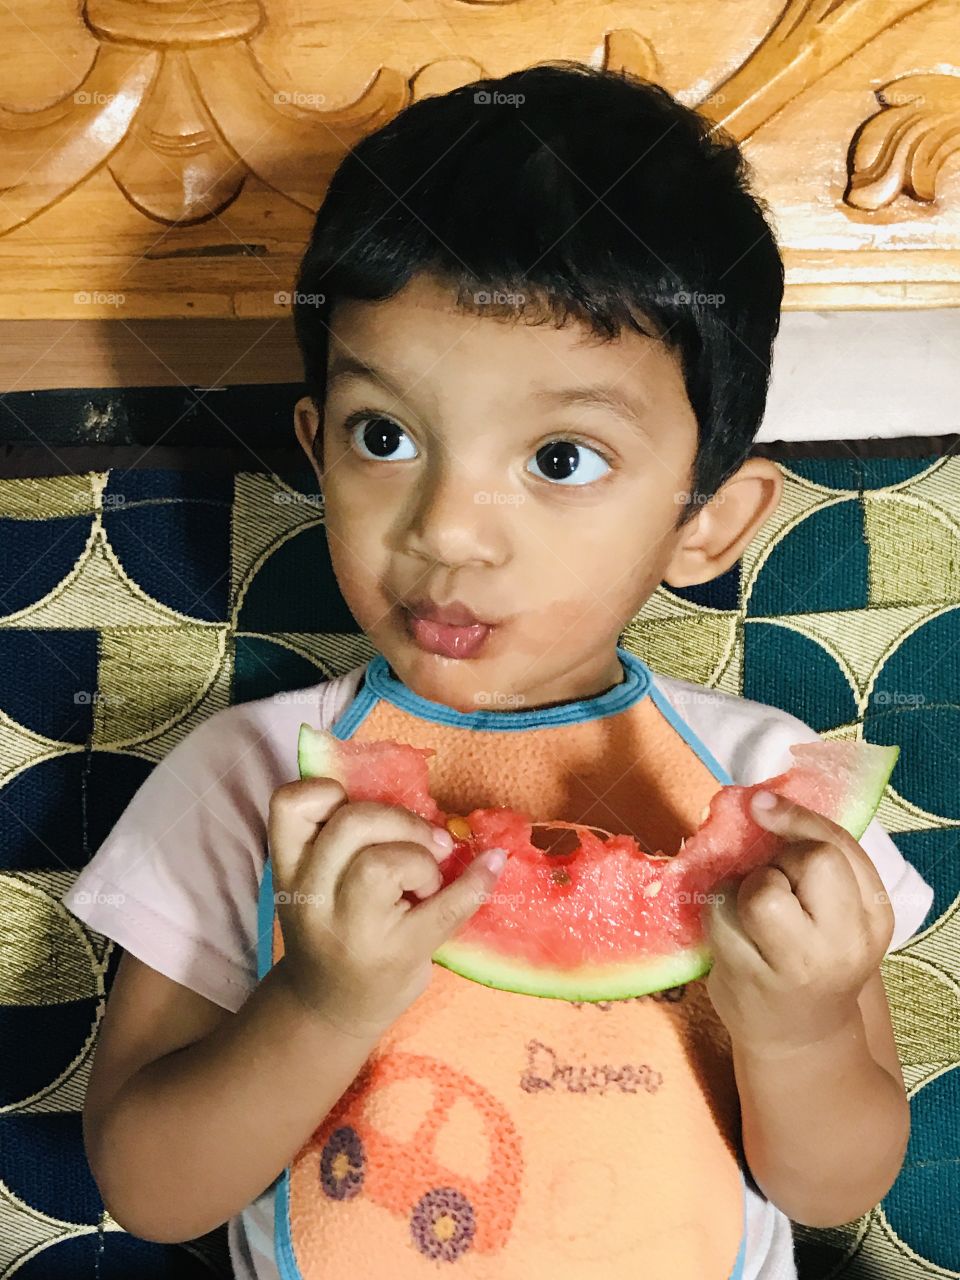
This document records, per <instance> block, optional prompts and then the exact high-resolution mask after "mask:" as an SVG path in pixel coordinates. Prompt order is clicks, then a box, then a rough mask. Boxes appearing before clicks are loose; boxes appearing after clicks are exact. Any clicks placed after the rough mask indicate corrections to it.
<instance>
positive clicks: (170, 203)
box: [0, 0, 960, 389]
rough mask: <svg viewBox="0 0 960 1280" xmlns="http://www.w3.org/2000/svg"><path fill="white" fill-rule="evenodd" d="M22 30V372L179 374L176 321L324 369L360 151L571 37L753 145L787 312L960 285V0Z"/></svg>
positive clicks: (14, 194)
mask: <svg viewBox="0 0 960 1280" xmlns="http://www.w3.org/2000/svg"><path fill="white" fill-rule="evenodd" d="M0 49H2V50H3V52H2V53H0V72H2V78H0V83H2V85H3V89H2V97H3V106H2V108H0V165H2V177H0V190H2V194H0V337H2V338H3V340H4V341H3V343H2V344H0V349H2V350H4V351H5V352H6V354H5V355H4V356H3V357H2V363H3V368H2V374H3V384H4V387H5V388H9V387H11V385H16V387H17V388H18V389H22V388H25V387H30V386H57V385H97V384H98V380H99V379H100V378H101V375H102V377H103V378H104V379H105V380H107V381H109V376H110V374H112V375H113V376H114V380H119V381H126V380H129V379H133V380H140V381H144V380H146V381H164V380H166V379H164V378H163V376H162V370H161V368H160V366H161V365H162V364H163V363H164V359H165V357H164V356H163V354H162V353H163V350H164V349H165V348H164V345H163V344H164V343H166V344H168V346H169V347H170V350H171V351H173V352H174V355H171V356H170V358H171V359H173V358H180V359H182V360H183V361H184V362H185V363H184V364H183V365H182V366H178V373H179V376H180V377H182V378H184V380H193V381H200V382H202V381H203V380H204V377H205V376H208V377H214V376H216V377H222V376H223V359H222V352H221V355H220V356H218V355H217V354H216V352H217V351H218V350H219V348H220V347H223V348H224V349H225V350H229V348H230V347H232V348H233V349H234V350H235V351H237V352H238V353H240V352H243V356H242V357H240V358H239V359H238V362H237V365H236V367H235V368H234V369H233V370H232V371H231V373H230V375H229V376H230V377H231V378H233V379H234V380H238V381H242V380H261V381H262V380H278V379H281V378H284V377H289V378H290V379H297V378H299V376H300V372H299V366H298V365H297V363H296V359H295V352H294V349H293V342H292V331H291V327H290V322H289V304H288V301H287V299H286V296H285V295H286V294H287V293H288V291H289V290H290V288H291V287H292V282H293V279H294V276H295V271H296V266H297V262H298V258H299V254H300V252H301V250H302V247H303V245H304V243H305V242H306V240H307V238H308V236H309V232H310V227H311V223H312V213H313V210H314V209H315V208H316V206H317V204H318V203H319V201H320V199H321V197H322V194H323V190H324V187H325V184H326V182H327V181H328V179H329V175H330V173H331V172H332V170H333V168H334V167H335V166H336V164H337V162H338V160H339V159H340V157H341V155H342V154H343V152H344V150H345V149H346V148H347V147H348V146H349V145H350V144H351V143H352V142H353V141H355V140H356V139H357V138H358V137H360V136H361V135H362V134H364V133H365V132H368V131H369V130H371V129H372V128H375V127H377V126H378V125H379V124H380V123H382V122H383V121H385V120H386V119H388V118H390V117H391V116H392V115H393V114H395V113H396V112H397V111H398V110H400V109H401V108H402V107H403V106H404V105H405V104H406V103H407V102H409V101H411V100H412V99H415V98H417V97H421V96H423V95H426V94H432V93H437V92H443V91H444V90H446V89H449V88H452V87H454V86H455V85H457V84H461V83H465V82H469V81H472V80H475V79H477V78H478V77H480V76H483V75H491V76H495V75H501V74H504V73H506V72H507V71H510V70H513V69H516V68H518V67H521V66H524V65H527V64H530V63H533V62H540V61H545V60H550V59H553V58H574V59H578V60H581V61H584V62H587V63H590V64H591V65H594V66H601V65H602V66H606V67H610V68H615V69H627V70H629V71H632V72H635V73H638V74H640V75H643V76H646V77H648V78H650V79H654V80H657V81H658V82H659V83H661V84H663V85H664V86H665V87H666V88H668V89H669V90H671V92H673V93H675V94H676V95H677V96H678V97H679V98H681V100H682V101H685V102H687V103H689V104H691V105H695V106H697V107H698V108H699V109H700V110H701V111H702V112H703V113H704V114H706V115H707V116H709V117H710V118H711V119H712V120H714V121H716V122H717V123H719V124H721V125H723V126H724V127H725V128H726V129H727V130H729V131H730V132H731V133H732V134H733V135H734V136H735V137H737V138H738V139H739V140H741V141H742V143H743V144H744V150H745V153H746V155H747V158H748V160H749V161H750V162H751V164H752V166H753V168H754V172H755V175H756V184H757V188H758V190H759V191H760V193H761V194H762V195H763V196H764V197H765V198H766V199H767V200H768V201H769V202H770V206H771V209H772V212H773V215H774V220H775V222H776V226H777V232H778V236H779V239H780V242H781V245H782V248H783V253H784V258H785V262H786V269H787V290H786V298H785V309H787V310H798V309H800V310H806V309H824V308H827V309H832V308H862V307H870V308H876V307H882V308H917V307H937V306H956V305H958V304H960V165H958V164H957V163H956V162H955V161H956V155H957V152H958V150H960V73H958V70H957V66H956V65H954V63H953V62H950V61H949V59H950V58H953V60H954V62H955V63H956V64H958V65H960V0H786V3H784V2H783V0H737V2H736V3H728V4H717V3H707V2H706V0H609V2H608V3H603V4H600V3H587V2H585V0H550V2H549V3H548V2H547V0H487V2H472V0H408V2H406V3H404V4H402V5H401V4H390V3H389V2H388V0H353V2H352V3H351V4H349V5H344V4H342V3H339V2H338V0H296V3H294V0H204V3H202V4H197V3H196V0H82V2H81V3H80V5H79V6H78V7H77V6H75V5H74V4H71V3H66V2H65V0H19V3H18V4H17V5H16V6H15V7H5V8H3V10H2V12H0ZM945 59H946V60H947V61H945ZM188 318H191V319H192V320H195V321H197V322H199V321H201V320H202V321H204V322H206V323H205V324H203V325H201V326H200V329H201V332H202V334H203V335H204V336H203V338H202V340H201V341H200V342H199V343H198V341H197V338H196V337H195V336H194V335H195V334H196V332H197V331H196V329H195V328H194V327H193V326H192V325H191V326H189V327H186V328H185V327H184V326H183V323H182V322H183V321H184V320H185V319H188ZM14 320H16V321H21V322H22V321H33V322H42V327H40V328H38V327H37V325H36V324H27V325H24V324H22V323H21V324H18V325H16V326H12V327H11V323H10V322H12V321H14ZM91 320H95V321H98V322H99V323H98V324H96V325H89V324H86V325H84V324H78V323H77V322H78V321H91ZM171 320H176V321H177V322H178V324H177V325H175V326H170V325H169V324H163V323H162V322H164V321H171ZM158 322H160V323H158ZM237 325H241V326H242V327H241V330H240V331H239V332H238V331H237V330H236V328H234V326H237ZM104 326H107V327H106V328H105V327H104ZM144 326H146V328H145V327H144ZM147 330H149V332H150V334H151V341H150V342H148V343H144V342H143V341H142V335H143V334H144V333H145V332H146V331H147ZM246 331H248V333H249V340H247V339H246V338H243V339H241V340H238V339H239V338H240V335H241V334H242V333H245V332H246ZM105 335H106V336H105ZM138 335H139V336H138ZM164 335H165V336H164ZM52 338H56V342H55V343H54V344H53V347H51V342H52ZM11 344H12V345H11ZM138 344H139V347H143V346H144V345H146V346H147V347H148V348H149V350H150V352H151V353H153V355H154V356H156V361H151V358H150V357H148V356H145V355H144V353H143V351H139V350H138ZM104 348H106V349H108V350H109V352H110V355H109V356H104V355H103V349H104ZM52 350H55V351H56V353H57V354H56V355H55V356H52V355H51V351H52ZM97 352H99V355H97ZM211 352H213V353H214V354H212V355H211V354H210V353H211ZM124 353H125V354H124ZM139 357H143V359H142V360H141V359H139ZM98 360H99V363H98ZM144 361H146V366H148V367H144ZM205 361H207V362H208V363H209V370H208V371H207V372H206V374H205V370H206V369H207V365H206V364H205ZM111 362H112V367H111ZM78 380H79V381H78Z"/></svg>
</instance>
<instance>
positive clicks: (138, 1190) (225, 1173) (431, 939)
mask: <svg viewBox="0 0 960 1280" xmlns="http://www.w3.org/2000/svg"><path fill="white" fill-rule="evenodd" d="M345 799H346V795H345V792H344V790H343V788H342V787H341V786H340V785H339V783H336V782H334V781H332V780H331V779H328V778H310V779H302V780H300V781H297V782H291V783H286V784H284V785H283V786H281V787H278V788H277V790H276V791H275V792H274V793H273V795H272V797H271V800H270V821H269V833H270V834H269V843H270V852H271V856H272V869H273V875H274V884H275V886H276V888H277V895H276V902H277V904H278V905H277V912H278V914H279V917H280V924H281V929H282V933H283V939H284V954H283V956H282V957H281V959H280V960H278V961H277V963H276V964H275V965H274V966H273V968H272V969H271V970H270V971H269V973H267V974H266V976H265V977H264V978H263V979H262V981H261V982H260V983H259V985H258V986H257V987H256V988H255V989H254V990H253V992H252V993H251V995H250V996H249V998H248V999H247V1000H246V1002H245V1003H244V1004H243V1005H242V1006H241V1008H240V1009H239V1011H238V1012H237V1013H229V1012H227V1011H224V1010H222V1009H220V1008H219V1007H218V1006H217V1005H215V1004H213V1003H211V1002H210V1001H208V1000H207V999H205V998H204V997H202V996H200V995H198V994H197V993H195V992H193V991H191V990H189V989H188V988H186V987H184V986H181V985H180V984H178V983H176V982H173V981H172V980H170V979H168V978H166V977H164V976H162V975H161V974H159V973H157V972H156V971H154V970H153V969H151V968H149V967H148V966H147V965H144V964H141V963H139V962H138V961H137V960H135V959H134V958H132V957H131V955H130V953H129V952H126V953H125V954H124V956H123V959H122V961H121V964H120V968H119V970H118V972H117V976H116V980H115V982H114V986H113V989H112V990H111V993H110V999H109V1001H108V1005H107V1011H106V1014H105V1016H104V1021H103V1025H102V1027H101V1029H100V1039H99V1041H98V1044H97V1050H96V1053H95V1055H94V1063H93V1070H92V1073H91V1079H90V1085H89V1088H88V1091H87V1097H86V1101H85V1104H84V1117H83V1119H84V1142H85V1146H86V1151H87V1158H88V1160H89V1163H90V1167H91V1170H92V1171H93V1175H94V1178H95V1180H96V1182H97V1185H98V1187H99V1188H100V1192H101V1195H102V1197H103V1200H104V1203H105V1205H106V1206H107V1209H108V1210H109V1211H110V1213H111V1215H112V1216H113V1217H114V1218H115V1219H116V1220H117V1222H119V1223H120V1225H121V1226H122V1227H124V1228H126V1230H128V1231H130V1232H131V1233H132V1234H133V1235H138V1236H142V1237H143V1238H145V1239H148V1240H157V1241H162V1242H166V1243H175V1242H177V1241H181V1240H189V1239H193V1238H194V1237H195V1236H198V1235H202V1234H203V1233H205V1232H207V1231H211V1230H212V1229H213V1228H214V1227H216V1226H219V1225H220V1224H221V1223H222V1222H225V1221H226V1220H227V1219H228V1218H230V1217H232V1216H233V1215H234V1214H235V1213H238V1212H239V1211H240V1210H241V1209H243V1208H245V1207H246V1206H247V1205H248V1204H250V1202H251V1201H252V1200H254V1199H255V1198H256V1197H257V1196H259V1195H260V1194H261V1192H263V1191H264V1190H265V1189H266V1188H267V1187H268V1186H269V1185H270V1183H271V1182H273V1180H274V1179H275V1178H276V1177H277V1175H278V1174H279V1173H281V1172H282V1171H283V1169H284V1168H285V1167H286V1166H287V1165H288V1164H289V1163H290V1160H291V1159H292V1158H293V1156H294V1155H295V1154H296V1152H297V1151H298V1150H299V1149H300V1147H301V1146H302V1145H303V1143H304V1142H306V1141H307V1139H308V1138H309V1137H310V1135H311V1134H312V1133H313V1131H314V1130H315V1129H316V1128H317V1126H318V1125H319V1124H320V1123H321V1122H322V1121H323V1119H324V1118H325V1116H326V1115H327V1113H328V1112H329V1111H330V1110H331V1108H332V1107H333V1105H334V1104H335V1102H336V1101H337V1099H338V1098H339V1097H340V1096H341V1094H343V1092H344V1091H345V1090H346V1088H347V1087H348V1086H349V1084H350V1082H351V1081H352V1080H353V1079H354V1077H355V1076H356V1075H357V1073H358V1072H359V1070H360V1068H361V1067H362V1066H363V1064H364V1062H365V1061H366V1059H367V1057H368V1056H369V1054H370V1051H371V1049H372V1048H373V1047H374V1045H375V1043H376V1042H377V1040H379V1038H380V1037H381V1036H382V1035H383V1033H384V1032H385V1031H386V1030H387V1028H388V1027H389V1026H390V1025H391V1024H392V1023H393V1022H394V1021H395V1020H396V1018H397V1017H398V1016H399V1014H400V1013H402V1012H403V1010H404V1009H405V1008H406V1007H407V1006H408V1005H409V1004H410V1003H412V1002H413V1001H414V1000H415V999H416V998H417V997H418V996H419V995H420V994H421V993H422V992H423V991H424V990H425V988H426V986H427V985H428V983H429V980H430V976H431V960H430V957H431V956H432V955H433V953H434V951H435V950H436V949H437V947H439V946H440V945H441V943H442V942H443V941H444V940H445V939H446V938H447V937H448V936H449V935H450V934H451V933H453V932H454V931H455V930H456V929H458V928H459V927H460V925H461V924H462V923H463V922H464V921H465V920H466V919H468V918H469V916H471V915H472V914H473V913H474V912H475V911H476V910H477V908H478V907H479V906H480V904H481V902H482V901H483V900H484V896H485V894H486V893H487V892H489V890H490V889H491V888H492V887H493V883H494V882H495V880H496V876H497V874H498V871H494V870H492V869H491V867H490V865H489V864H488V863H487V862H486V861H485V859H484V858H477V859H476V860H475V861H474V862H473V863H471V865H470V866H469V867H468V868H467V869H466V870H465V871H464V872H463V873H462V874H461V875H460V876H459V877H458V878H457V879H456V880H454V881H452V882H451V883H450V884H448V885H446V886H445V887H441V885H442V877H441V873H440V868H439V866H438V860H439V859H441V858H442V857H443V856H445V854H446V853H447V852H449V849H450V847H451V845H452V840H451V839H450V837H449V835H448V834H447V833H443V834H444V840H445V843H444V845H443V846H440V845H438V844H437V843H436V842H435V840H434V838H433V829H432V828H431V826H430V824H429V823H427V822H425V821H424V820H423V819H422V818H419V817H418V816H417V815H416V814H414V813H411V812H410V811H409V810H407V809H403V808H400V807H398V806H394V805H381V804H373V803H366V802H365V803H360V804H349V803H345ZM318 827H321V828H322V829H320V831H319V834H318ZM407 890H412V891H414V892H415V893H416V894H417V896H418V897H420V898H422V899H424V901H421V902H418V903H417V904H416V905H414V906H411V905H410V903H409V901H408V900H407V899H405V898H404V897H403V894H404V892H406V891H407Z"/></svg>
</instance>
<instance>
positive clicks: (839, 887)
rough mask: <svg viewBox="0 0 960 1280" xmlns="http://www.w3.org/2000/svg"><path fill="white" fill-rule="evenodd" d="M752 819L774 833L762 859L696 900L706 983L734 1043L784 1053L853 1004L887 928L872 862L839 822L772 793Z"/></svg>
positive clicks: (848, 1013) (826, 1030)
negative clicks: (773, 847)
mask: <svg viewBox="0 0 960 1280" xmlns="http://www.w3.org/2000/svg"><path fill="white" fill-rule="evenodd" d="M775 799H776V805H775V806H774V807H773V808H772V809H767V810H764V809H762V808H761V809H756V808H754V806H753V805H752V804H751V812H752V813H753V815H754V818H755V821H756V822H757V823H758V824H759V825H760V826H763V827H766V828H767V830H769V831H773V832H776V833H777V835H779V836H780V837H781V841H782V843H781V847H780V848H778V849H777V851H776V852H775V853H774V854H773V856H772V857H771V859H770V861H769V863H767V864H766V865H765V866H763V867H759V868H757V869H756V870H754V871H751V872H749V873H748V874H747V875H746V876H745V877H744V878H743V880H742V881H741V882H740V884H739V887H738V886H737V885H730V884H726V885H720V886H719V891H720V893H719V901H717V902H712V903H708V904H707V905H706V906H705V907H704V912H703V924H704V930H705V932H706V934H707V938H708V940H709V945H710V947H711V950H712V951H713V955H714V962H713V967H712V969H711V970H710V972H709V974H708V975H707V978H706V988H707V992H708V994H709V996H710V999H711V1001H712V1002H713V1005H714V1007H715V1009H716V1011H717V1013H718V1014H719V1016H720V1018H721V1020H722V1021H723V1023H724V1025H725V1026H726V1028H727V1030H728V1031H729V1033H730V1038H731V1040H732V1042H733V1044H734V1045H735V1046H736V1045H741V1046H742V1047H744V1048H749V1049H754V1050H758V1051H759V1052H761V1053H762V1052H772V1053H779V1052H789V1051H790V1050H792V1049H795V1048H799V1047H802V1046H803V1045H806V1044H812V1043H814V1042H816V1041H817V1040H822V1039H823V1038H824V1037H826V1036H828V1035H830V1034H831V1033H832V1032H834V1031H836V1030H838V1029H839V1028H840V1027H842V1026H843V1025H845V1023H846V1022H847V1021H848V1020H849V1019H850V1018H851V1017H852V1016H853V1015H854V1014H855V1013H856V1011H857V997H858V995H859V994H860V991H861V990H862V988H863V986H864V984H865V983H866V981H867V979H868V978H869V977H870V975H871V974H872V973H873V972H874V970H875V969H876V968H877V967H878V966H879V964H880V961H881V960H882V958H883V956H884V953H885V952H886V949H887V947H888V946H889V945H890V939H891V937H892V936H893V926H894V917H893V908H892V906H891V905H890V902H889V899H888V897H887V894H886V892H885V890H884V887H883V882H882V881H881V879H880V876H879V874H878V873H877V869H876V867H875V866H874V864H873V862H872V861H871V859H870V858H869V856H868V855H867V853H866V852H865V851H864V850H863V849H862V848H861V847H860V845H859V843H858V842H857V841H856V840H854V838H853V836H851V835H850V834H849V832H847V831H845V830H844V829H843V827H840V826H838V825H837V824H836V823H835V822H831V820H830V819H829V818H825V817H823V815H822V814H819V813H815V812H814V811H813V810H811V809H806V808H804V807H803V806H802V805H798V804H795V803H793V802H792V801H790V800H785V799H784V798H783V797H781V796H775Z"/></svg>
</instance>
